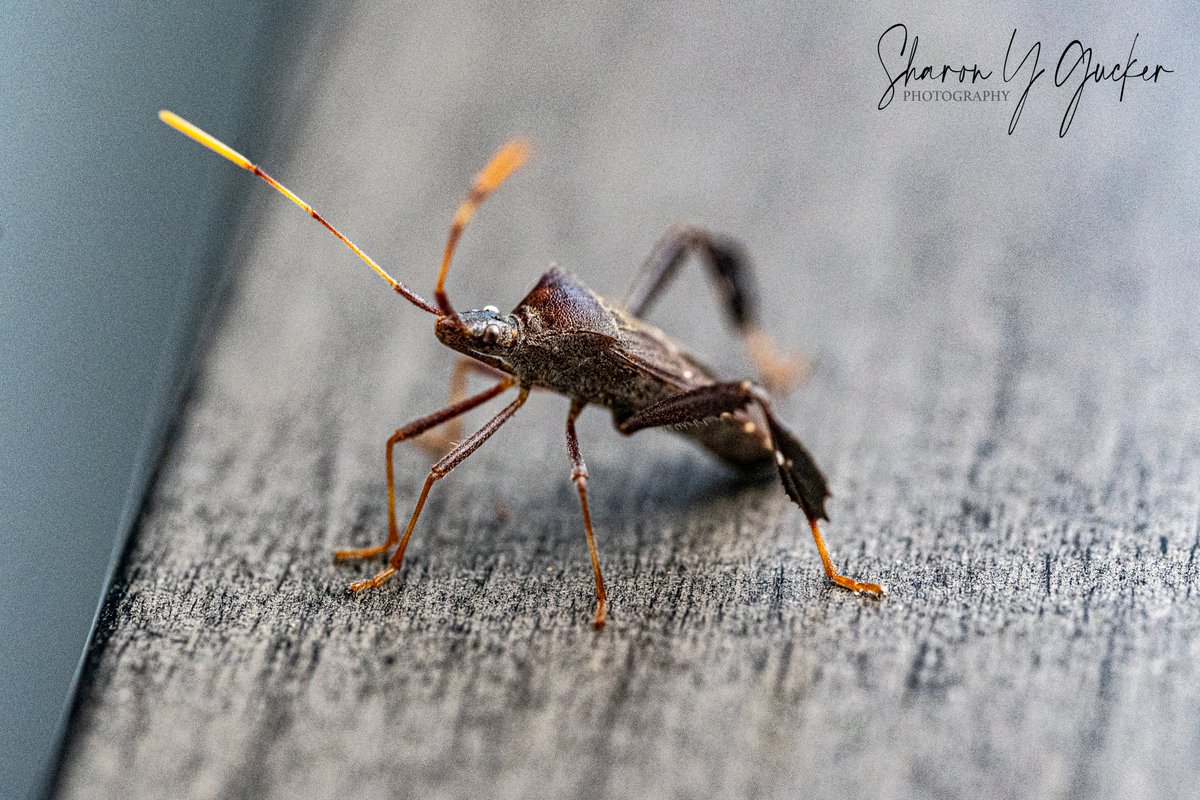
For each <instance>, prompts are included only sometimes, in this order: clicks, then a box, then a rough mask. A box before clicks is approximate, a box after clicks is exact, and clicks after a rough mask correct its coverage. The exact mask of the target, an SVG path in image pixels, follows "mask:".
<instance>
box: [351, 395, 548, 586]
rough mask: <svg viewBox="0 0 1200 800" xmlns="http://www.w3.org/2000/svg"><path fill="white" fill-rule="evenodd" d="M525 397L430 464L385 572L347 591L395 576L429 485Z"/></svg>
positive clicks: (487, 435) (484, 438)
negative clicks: (402, 533)
mask: <svg viewBox="0 0 1200 800" xmlns="http://www.w3.org/2000/svg"><path fill="white" fill-rule="evenodd" d="M506 388H507V387H506ZM528 397H529V388H528V387H526V386H522V387H521V393H520V394H519V395H517V399H516V400H513V401H512V402H511V403H509V404H508V405H506V406H505V407H504V408H502V409H501V410H500V413H499V414H497V415H496V416H494V417H492V418H491V419H490V420H488V422H487V424H485V425H484V426H483V427H482V428H480V429H479V430H477V431H475V433H473V434H471V436H470V438H469V439H467V440H466V441H465V442H463V443H462V444H460V445H458V446H457V447H455V448H454V449H453V450H451V451H450V452H449V453H447V454H446V455H445V457H444V458H442V460H441V461H439V462H437V463H436V464H434V465H433V468H432V469H431V470H429V477H427V478H426V479H425V485H424V486H423V487H421V496H420V497H418V498H417V507H416V508H414V509H413V513H412V517H411V518H410V519H409V520H408V527H407V528H405V530H404V536H403V537H402V538H401V539H400V543H399V545H397V547H396V552H394V553H392V557H391V558H390V559H388V567H387V569H385V570H383V571H381V572H379V573H378V574H376V575H375V576H374V577H373V578H367V579H366V580H362V581H355V582H354V583H352V584H350V590H351V591H354V592H357V591H359V590H360V589H366V588H368V587H374V586H378V585H379V584H381V583H383V582H384V581H386V580H387V579H388V578H390V577H392V576H393V575H395V574H396V571H397V570H398V569H400V565H401V564H403V563H404V549H405V548H406V547H408V540H409V537H411V536H412V532H413V528H414V527H416V525H417V518H418V517H420V516H421V509H422V508H424V507H425V498H426V497H428V496H429V490H430V489H431V488H433V484H434V483H436V482H437V481H438V480H439V479H441V478H444V477H446V476H447V475H448V474H450V470H452V469H454V468H455V467H457V466H458V465H459V464H461V463H462V462H463V461H464V460H465V459H466V458H467V457H468V456H469V455H471V454H472V453H474V452H475V451H476V450H478V449H479V446H480V445H481V444H483V443H484V442H486V441H487V440H488V439H489V438H491V435H492V434H493V433H495V432H496V431H497V430H499V428H500V426H501V425H503V424H504V423H505V422H508V420H509V419H510V418H511V417H512V415H513V414H515V413H517V409H519V408H520V407H521V406H523V405H524V404H525V400H526V399H527V398H528Z"/></svg>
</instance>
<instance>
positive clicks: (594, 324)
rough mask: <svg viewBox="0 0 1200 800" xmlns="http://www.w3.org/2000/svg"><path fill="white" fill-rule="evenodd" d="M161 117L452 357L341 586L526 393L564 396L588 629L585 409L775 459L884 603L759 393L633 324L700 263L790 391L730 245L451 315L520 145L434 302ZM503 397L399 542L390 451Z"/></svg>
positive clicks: (632, 427) (197, 135)
mask: <svg viewBox="0 0 1200 800" xmlns="http://www.w3.org/2000/svg"><path fill="white" fill-rule="evenodd" d="M159 118H160V119H161V120H162V121H163V122H165V123H167V124H168V125H170V126H171V127H173V128H175V129H176V130H178V131H180V132H181V133H183V134H186V135H187V136H190V137H191V138H192V139H195V140H196V141H197V142H199V143H200V144H202V145H204V146H205V147H208V148H209V149H211V150H213V151H215V152H216V153H218V154H220V155H222V156H224V157H225V158H227V159H229V160H230V161H232V162H233V163H234V164H237V165H238V166H239V167H242V168H243V169H246V170H249V171H250V172H253V173H254V174H255V175H257V176H258V177H260V178H262V179H263V180H264V181H266V182H267V183H269V184H270V185H271V186H273V187H274V188H275V189H276V190H277V191H279V192H280V193H281V194H283V195H284V196H285V197H287V198H288V199H289V200H291V201H292V202H293V203H295V204H296V205H298V206H300V207H301V208H302V209H304V210H305V211H306V212H308V214H309V215H311V216H312V218H313V219H315V220H317V221H318V222H320V223H321V224H322V225H324V226H325V227H326V228H328V229H329V231H330V232H331V233H333V235H334V236H336V237H337V238H338V239H340V240H341V241H342V242H343V243H344V244H345V245H346V246H347V247H349V248H350V249H351V250H353V251H354V253H355V254H356V255H357V256H358V257H359V258H361V259H362V260H363V261H364V262H366V264H367V265H368V266H369V267H371V269H373V270H375V272H376V273H378V274H379V276H380V277H381V278H383V279H384V280H385V281H387V282H388V284H389V285H390V286H391V287H392V289H393V290H395V291H396V293H397V294H399V295H401V296H403V297H404V298H405V299H406V300H408V301H409V302H410V303H412V304H413V305H415V306H416V307H417V308H419V309H421V310H422V311H427V312H429V313H430V314H433V315H434V316H435V317H437V319H436V321H435V323H434V334H435V335H436V336H437V338H438V339H439V340H440V341H441V342H442V343H443V344H445V345H446V346H448V347H450V348H452V349H454V350H457V351H458V352H459V353H461V354H462V356H461V357H460V360H459V362H458V364H457V365H456V367H455V377H454V379H453V380H452V387H451V396H452V402H451V404H450V405H449V406H447V407H446V408H443V409H442V410H441V411H437V412H434V413H433V414H430V415H428V416H426V417H422V418H420V419H417V420H414V421H413V422H410V423H409V424H408V425H405V426H404V427H402V428H400V429H398V430H397V431H396V432H395V433H393V434H392V435H391V436H390V437H389V438H388V440H387V447H386V455H387V499H388V536H387V541H385V542H384V543H383V544H381V545H378V546H377V547H365V548H361V549H356V550H339V551H337V552H336V553H335V554H334V558H335V559H339V560H341V559H352V558H371V557H375V556H379V555H382V554H384V553H387V552H388V551H392V554H391V557H390V558H389V560H388V566H387V567H386V568H385V569H383V570H382V571H381V572H379V573H378V574H376V575H375V576H374V577H373V578H369V579H367V580H362V581H357V582H355V583H353V584H351V586H350V588H351V589H352V590H354V591H359V590H361V589H365V588H368V587H376V586H379V585H380V584H381V583H383V582H384V581H386V580H387V579H388V578H390V577H391V576H392V575H394V574H395V573H396V572H397V571H398V570H399V569H400V567H401V565H402V564H403V562H404V550H405V547H407V545H408V540H409V537H411V536H412V532H413V528H414V527H415V526H416V523H417V518H418V517H419V516H420V514H421V509H422V508H423V507H424V505H425V499H426V497H428V495H429V490H430V488H432V487H433V484H434V483H435V482H436V481H437V480H438V479H439V478H443V477H445V476H446V475H447V474H448V473H449V472H450V471H451V470H452V469H454V468H455V467H456V466H458V465H459V464H460V463H462V462H463V460H464V459H466V458H467V457H468V456H470V455H471V454H472V453H474V452H475V451H476V450H477V449H478V448H479V446H480V445H482V444H483V443H484V442H485V441H487V439H488V438H489V437H490V436H491V435H492V434H493V433H495V432H496V431H497V430H498V429H499V428H500V426H502V425H503V424H504V423H505V422H507V421H508V419H509V418H511V417H512V416H513V415H514V414H515V413H516V412H517V410H518V409H520V408H521V406H522V405H523V404H524V403H525V400H526V398H527V397H528V396H529V392H530V391H531V390H532V389H534V388H541V389H548V390H550V391H553V392H558V393H559V394H563V395H565V396H567V397H568V398H570V400H571V407H570V410H569V411H568V412H567V452H568V455H569V456H570V459H571V479H572V481H573V482H574V484H575V487H576V489H577V491H578V492H579V502H580V506H581V508H582V510H583V527H584V533H585V534H586V536H587V546H588V553H589V555H590V556H591V561H592V572H593V575H594V577H595V581H596V611H595V616H594V618H593V622H594V624H595V625H596V626H597V627H600V626H602V625H604V622H605V617H606V609H607V599H606V595H605V591H604V578H603V577H602V575H601V572H600V558H599V556H598V555H597V553H596V541H595V536H594V535H593V533H592V521H591V515H590V513H589V511H588V500H587V480H588V472H587V467H586V466H585V464H584V461H583V456H582V454H581V453H580V450H579V440H578V438H577V437H576V435H575V420H576V418H577V417H578V416H579V414H580V412H581V411H583V409H584V407H585V406H587V405H601V406H607V407H608V408H609V409H610V410H611V411H612V414H613V422H614V424H615V425H616V427H617V430H618V431H620V432H621V433H624V434H631V433H634V432H635V431H639V430H642V429H643V428H657V427H671V428H674V429H675V430H677V431H678V432H679V433H681V434H683V435H685V436H687V437H688V438H690V439H692V440H693V441H695V442H696V443H698V444H699V445H701V446H703V447H705V448H707V449H708V450H709V451H711V452H712V453H713V454H715V455H716V456H717V457H718V458H720V459H722V460H724V461H725V462H727V463H729V464H731V465H732V466H734V467H736V468H738V469H741V470H746V471H750V470H758V469H761V468H765V467H768V466H769V465H770V464H772V463H773V464H774V465H775V468H776V469H777V470H778V472H779V477H780V479H781V480H782V482H783V487H784V489H785V491H786V492H787V494H788V496H789V497H791V499H792V500H793V501H794V502H795V503H796V504H797V505H799V506H800V508H801V510H802V511H803V512H804V516H805V517H806V518H807V520H808V524H809V528H810V529H811V531H812V535H813V539H814V540H815V541H816V544H817V552H818V553H819V554H820V556H821V563H822V564H823V565H824V567H825V574H826V575H827V576H828V577H829V580H831V581H833V582H834V583H836V584H837V585H838V586H842V587H845V588H847V589H851V590H853V591H857V592H867V593H869V594H872V595H874V596H876V597H881V596H882V595H883V594H884V588H883V587H882V586H880V585H878V584H874V583H862V582H859V581H856V580H854V579H852V578H847V577H846V576H844V575H841V574H839V573H838V571H837V570H836V569H835V568H834V566H833V562H832V560H831V559H830V557H829V553H828V551H827V550H826V548H825V542H824V539H823V538H822V536H821V530H820V528H819V527H818V524H817V523H818V520H821V519H828V517H827V516H826V513H825V499H826V498H827V497H828V496H829V488H828V486H827V484H826V482H825V476H824V475H823V474H822V473H821V470H820V468H818V467H817V464H816V462H815V461H813V459H812V456H810V455H809V453H808V451H807V450H806V449H805V447H804V445H802V444H801V443H800V440H799V439H797V438H796V436H795V435H794V434H792V433H791V431H789V430H788V429H787V428H786V427H784V425H783V423H781V422H780V421H779V419H778V418H777V417H776V415H775V413H774V412H773V411H772V409H771V403H770V400H769V397H768V395H767V392H766V391H765V389H764V388H763V387H761V386H759V385H757V384H754V383H751V382H750V381H733V382H727V381H721V380H719V379H718V378H717V377H716V376H715V375H714V374H713V373H712V372H711V371H710V370H709V369H708V368H707V367H706V366H704V365H703V364H702V363H701V362H700V361H699V360H697V359H696V357H694V356H692V355H691V354H689V353H688V352H687V351H686V350H685V349H684V348H683V347H682V346H680V345H679V344H677V343H676V342H675V341H673V340H672V339H671V338H670V337H668V336H667V335H666V334H665V333H663V332H662V331H660V330H659V329H657V328H655V327H654V326H652V325H649V324H647V323H646V322H643V321H642V320H641V319H640V317H641V315H642V314H644V313H645V312H646V311H647V310H648V309H649V307H650V305H651V304H652V303H653V302H654V300H655V299H656V298H657V297H658V295H659V294H660V293H661V291H662V290H663V288H664V287H665V286H666V284H667V283H668V281H669V280H670V279H671V278H672V277H673V276H674V275H675V274H676V272H677V271H678V268H679V266H680V265H681V264H682V263H683V261H684V259H685V258H686V256H688V255H689V254H692V253H694V254H697V255H699V256H700V257H701V258H702V259H703V260H704V261H705V263H706V264H707V266H708V268H709V271H710V273H711V275H712V278H713V281H714V283H715V284H716V287H717V291H718V293H719V294H720V296H721V297H720V299H721V300H722V301H723V303H724V305H725V307H726V309H727V311H728V313H729V316H730V318H731V320H732V322H733V324H734V326H735V327H736V328H737V330H738V332H739V334H740V335H741V336H742V337H743V339H744V340H745V343H746V347H747V350H748V352H749V355H750V357H751V360H752V361H753V362H754V364H755V367H756V369H757V371H758V372H759V374H760V376H761V377H762V378H763V381H764V383H765V384H767V385H770V386H772V387H774V388H779V389H784V388H787V386H788V385H789V384H790V383H792V382H794V380H795V378H796V369H795V368H794V366H793V365H792V364H790V363H789V362H788V361H786V360H784V359H783V358H781V357H780V356H779V355H778V354H777V351H776V349H775V347H774V345H773V344H772V342H771V340H770V339H769V338H768V337H767V335H766V334H765V333H763V332H762V330H761V329H760V328H759V327H758V325H757V320H756V317H755V307H754V297H753V295H752V294H751V293H750V287H749V276H748V273H747V270H746V267H745V261H744V259H743V257H742V256H741V254H740V252H739V249H738V248H737V247H736V246H735V245H734V244H733V243H732V242H729V241H727V240H723V239H719V238H717V237H715V236H712V235H710V234H708V233H707V232H705V231H703V230H701V229H698V228H694V227H679V228H675V229H672V230H671V231H669V232H668V233H667V235H666V236H665V237H663V239H662V241H661V242H660V243H659V245H658V246H657V247H656V249H655V250H654V252H653V253H651V255H650V258H649V259H647V261H646V263H645V265H644V266H643V267H642V269H641V271H640V273H639V274H638V276H637V278H636V279H635V281H634V284H633V288H632V290H631V291H630V292H629V294H628V296H627V297H626V300H625V302H624V304H621V305H618V304H617V303H613V302H611V301H609V300H606V299H605V298H603V297H600V296H599V295H597V294H596V293H595V292H593V291H591V290H590V289H588V288H587V287H586V286H585V285H584V284H583V283H582V282H580V280H579V279H578V278H576V277H574V276H573V275H570V274H567V273H565V272H562V271H560V270H559V269H558V268H556V267H552V268H551V269H550V270H549V271H548V272H547V273H546V274H545V275H543V276H542V278H541V280H539V281H538V283H537V285H536V286H534V288H533V290H532V291H531V292H530V293H529V294H528V295H527V296H526V297H525V299H524V300H522V301H521V302H520V303H519V304H517V307H516V308H514V309H513V310H512V312H511V313H508V314H502V313H501V312H500V311H499V310H498V309H497V308H495V307H494V306H488V307H486V308H484V309H482V310H478V311H467V312H463V313H459V312H457V311H455V310H454V307H453V306H452V305H451V304H450V298H449V297H448V296H447V294H446V289H445V285H446V274H447V273H448V271H449V269H450V261H451V259H452V258H453V256H454V250H455V247H456V245H457V244H458V240H459V237H460V236H461V235H462V232H463V229H464V228H465V227H466V225H467V223H468V222H469V221H470V220H471V217H472V216H473V215H474V214H475V211H476V209H478V208H479V206H480V204H481V203H482V202H483V201H484V200H485V199H486V198H487V197H488V195H490V194H491V193H492V192H493V191H494V190H495V189H496V188H497V187H498V186H499V185H500V184H501V183H503V182H504V180H505V179H506V178H507V177H508V176H509V175H510V174H511V173H512V172H513V170H515V169H516V168H517V167H519V166H520V165H521V164H522V163H523V162H524V160H525V158H526V156H527V153H528V148H527V146H526V145H525V143H524V142H522V141H520V140H513V141H510V142H509V143H508V144H506V145H505V146H504V147H502V148H501V149H500V150H499V152H497V153H496V155H495V156H494V157H493V158H492V160H491V161H489V162H488V164H487V166H485V167H484V169H483V171H482V172H480V173H479V175H478V176H477V177H476V179H475V184H474V186H472V187H471V191H470V192H469V193H468V195H467V199H466V200H465V201H463V203H462V204H461V205H460V206H459V207H458V211H457V213H455V215H454V221H453V223H452V224H451V227H450V236H449V238H448V240H447V242H446V249H445V251H444V253H443V256H442V265H441V269H440V271H439V272H438V277H437V283H436V285H435V288H434V300H435V301H436V305H435V304H432V303H430V302H428V301H427V300H425V299H423V298H422V297H421V296H420V295H418V294H416V293H415V292H413V291H411V290H410V289H408V288H406V287H405V286H404V285H403V284H401V283H400V282H399V281H397V280H395V279H394V278H393V277H392V276H391V275H389V274H388V273H387V272H386V271H385V270H384V269H383V268H382V267H380V266H379V265H378V264H376V263H375V262H374V261H373V260H372V259H371V257H370V256H368V255H367V254H366V253H364V252H363V251H362V250H360V249H359V248H358V246H357V245H355V244H354V243H353V242H351V241H350V240H349V239H347V238H346V237H345V236H343V235H342V234H341V232H339V231H338V230H337V229H336V228H334V227H333V226H332V225H330V224H329V223H328V222H327V221H326V220H325V218H324V217H322V216H321V215H320V214H318V213H317V212H316V211H315V210H314V209H313V208H312V206H310V205H308V204H307V203H305V202H304V201H303V200H301V199H300V198H299V197H297V196H296V195H295V194H293V193H292V192H291V190H289V189H288V188H287V187H285V186H283V185H282V184H280V183H278V182H277V181H276V180H275V179H274V178H272V177H271V176H269V175H268V174H267V173H266V172H264V171H263V170H261V169H260V168H259V167H258V166H256V165H255V164H253V163H252V162H251V161H250V160H249V159H247V158H246V157H245V156H243V155H242V154H241V153H239V152H237V151H236V150H234V149H233V148H231V147H229V146H228V145H226V144H225V143H224V142H221V141H219V140H218V139H216V138H214V137H213V136H211V135H209V134H208V133H206V132H204V131H203V130H201V129H200V128H197V127H196V126H195V125H192V124H191V123H190V122H188V121H187V120H185V119H183V118H181V117H179V116H177V115H175V114H173V113H171V112H170V111H160V112H159ZM469 367H475V368H479V369H481V370H483V371H486V372H488V373H490V374H492V375H493V376H495V377H496V378H497V383H496V384H495V385H494V386H492V387H491V388H490V389H487V390H486V391H483V392H480V393H479V394H476V395H473V396H470V397H464V396H462V395H465V394H466V383H465V369H467V368H469ZM513 387H516V388H517V390H518V394H517V397H516V399H515V400H513V401H512V402H511V403H509V404H508V405H507V406H505V407H504V408H503V409H502V410H501V411H500V412H499V413H498V414H496V415H495V416H494V417H492V418H491V419H490V420H489V421H488V422H487V423H486V424H485V425H484V426H483V427H482V428H480V429H479V430H478V431H476V432H475V433H474V434H472V435H471V436H469V437H467V438H466V439H464V440H462V441H461V442H459V443H458V444H456V445H454V446H453V448H452V449H451V450H450V451H449V452H448V453H447V454H446V455H445V456H444V457H443V458H442V459H441V460H440V461H438V462H437V463H436V464H434V466H433V468H432V469H431V470H430V471H429V476H428V477H427V478H426V479H425V485H424V487H423V488H422V489H421V493H420V496H419V497H418V498H417V504H416V508H414V509H413V513H412V516H411V517H410V518H409V521H408V526H407V527H406V528H405V529H404V533H403V535H401V534H400V529H399V525H398V524H397V521H396V496H395V482H394V478H393V471H392V470H393V467H392V451H393V448H394V447H395V446H396V444H397V443H399V442H402V441H405V440H407V439H411V438H414V437H416V436H418V435H420V434H422V433H424V432H426V431H429V430H431V429H433V428H435V427H437V426H440V425H443V424H447V425H448V426H455V425H457V422H458V419H457V418H458V417H460V416H461V415H462V414H464V413H466V412H467V411H470V410H471V409H473V408H475V407H477V406H480V405H482V404H483V403H486V402H487V401H488V400H491V399H493V398H495V397H497V396H499V395H500V394H502V393H503V392H505V391H506V390H508V389H511V388H513ZM451 438H457V436H454V437H451ZM393 548H394V549H393Z"/></svg>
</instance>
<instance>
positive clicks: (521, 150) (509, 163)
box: [433, 139, 529, 319]
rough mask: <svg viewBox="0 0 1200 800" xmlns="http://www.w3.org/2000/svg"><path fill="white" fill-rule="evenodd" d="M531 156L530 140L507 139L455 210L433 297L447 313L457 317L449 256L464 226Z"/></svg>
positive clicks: (444, 313) (449, 315)
mask: <svg viewBox="0 0 1200 800" xmlns="http://www.w3.org/2000/svg"><path fill="white" fill-rule="evenodd" d="M528 157H529V144H528V143H527V142H525V141H524V140H523V139H513V140H511V141H509V142H507V143H506V144H505V145H504V146H503V147H501V148H500V149H499V150H498V151H496V155H494V156H492V160H491V161H489V162H488V163H487V166H486V167H484V168H483V170H481V171H480V173H479V174H478V175H476V176H475V185H474V186H472V187H471V191H470V192H468V193H467V199H466V200H464V201H463V202H462V204H461V205H459V207H458V211H456V212H455V213H454V221H453V222H452V223H450V237H449V238H448V239H447V240H446V252H445V253H443V254H442V268H441V270H440V271H439V272H438V279H437V286H436V287H435V288H434V290H433V296H434V299H436V300H437V304H438V308H440V309H441V313H442V314H443V315H444V316H448V317H451V318H453V319H457V318H458V314H457V313H455V311H454V306H452V305H450V298H449V297H447V296H446V273H447V272H449V271H450V260H451V259H452V258H454V248H455V247H457V246H458V239H459V237H460V236H462V232H463V228H465V227H467V223H468V222H470V221H471V217H473V216H475V211H476V210H477V209H478V208H479V206H480V205H481V204H482V203H483V201H484V200H486V199H487V198H488V195H490V194H491V193H492V192H494V191H496V189H497V187H499V186H500V184H502V183H504V179H505V178H507V177H508V176H509V175H511V174H512V173H513V170H515V169H516V168H517V167H519V166H521V165H522V164H523V163H525V159H526V158H528Z"/></svg>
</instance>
